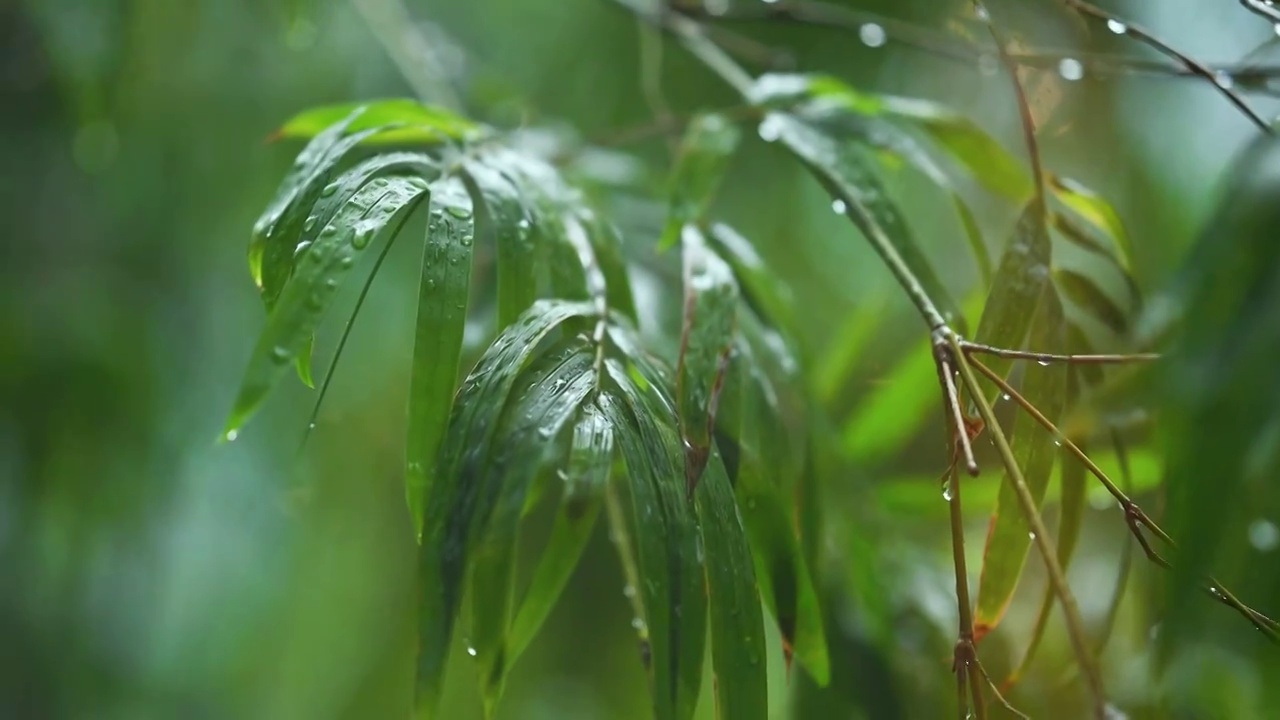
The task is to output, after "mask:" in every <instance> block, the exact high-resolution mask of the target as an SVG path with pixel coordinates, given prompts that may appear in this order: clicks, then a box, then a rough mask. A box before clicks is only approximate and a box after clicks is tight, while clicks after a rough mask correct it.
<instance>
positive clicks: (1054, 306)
mask: <svg viewBox="0 0 1280 720" xmlns="http://www.w3.org/2000/svg"><path fill="white" fill-rule="evenodd" d="M1037 306H1038V310H1037V312H1036V315H1035V317H1034V320H1033V324H1032V330H1031V344H1032V345H1033V346H1034V347H1037V348H1062V347H1063V346H1064V344H1065V343H1064V340H1063V337H1062V332H1063V319H1062V305H1061V304H1060V302H1059V301H1058V298H1057V295H1056V294H1055V292H1054V290H1053V288H1052V287H1045V288H1044V289H1043V290H1042V297H1041V298H1040V300H1039V302H1038V303H1037ZM1046 351H1048V350H1046ZM1066 390H1067V368H1066V366H1065V365H1061V364H1054V365H1048V366H1045V367H1032V368H1028V370H1027V373H1026V375H1025V376H1024V378H1023V385H1022V389H1021V392H1022V395H1023V396H1024V397H1025V398H1026V399H1027V401H1028V402H1030V403H1031V404H1032V405H1034V406H1035V407H1036V408H1038V409H1039V410H1040V412H1041V413H1043V414H1044V415H1045V417H1047V418H1049V419H1050V420H1052V421H1056V420H1057V418H1058V417H1059V416H1060V415H1061V414H1062V410H1063V407H1064V403H1065V400H1064V398H1065V396H1066ZM1012 447H1013V454H1014V458H1015V459H1016V460H1017V461H1018V466H1019V467H1021V468H1022V471H1023V476H1024V478H1025V480H1026V483H1027V488H1028V489H1029V490H1030V491H1031V495H1032V496H1033V497H1034V498H1035V501H1036V505H1037V507H1039V506H1040V504H1041V501H1042V500H1043V498H1044V493H1045V489H1046V488H1047V487H1048V485H1049V477H1050V475H1052V473H1053V464H1054V460H1055V458H1056V456H1057V454H1058V447H1057V444H1056V442H1055V441H1054V439H1053V436H1052V435H1050V434H1049V433H1048V432H1045V431H1044V430H1043V428H1041V427H1040V426H1039V424H1038V423H1037V422H1036V421H1035V419H1034V418H1032V417H1031V416H1030V415H1028V414H1027V413H1025V412H1019V413H1018V414H1017V417H1016V418H1015V420H1014V422H1013V441H1012ZM1029 528H1030V526H1029V524H1028V522H1027V519H1026V517H1024V516H1023V514H1022V513H1021V512H1020V508H1019V505H1018V498H1017V492H1016V491H1015V490H1014V488H1013V483H1012V482H1010V480H1009V477H1008V473H1006V474H1005V477H1004V480H1003V481H1002V482H1001V487H1000V496H999V498H998V499H997V501H996V509H995V513H994V514H993V516H992V518H991V527H990V530H989V531H988V533H987V545H986V548H985V549H984V551H983V556H982V576H981V578H980V580H979V584H978V598H977V602H976V604H977V609H976V611H975V613H974V620H973V622H974V635H975V637H974V639H975V640H979V639H981V637H982V636H983V635H985V634H986V633H987V632H990V631H991V630H994V629H995V627H996V625H998V624H999V623H1000V620H1001V619H1002V618H1003V617H1004V613H1005V611H1006V610H1007V609H1008V607H1009V603H1010V602H1011V601H1012V600H1013V592H1014V590H1016V589H1017V586H1018V580H1019V578H1021V576H1022V568H1023V566H1024V565H1025V564H1026V559H1027V551H1028V550H1030V548H1031V542H1032V537H1031V535H1030V530H1029Z"/></svg>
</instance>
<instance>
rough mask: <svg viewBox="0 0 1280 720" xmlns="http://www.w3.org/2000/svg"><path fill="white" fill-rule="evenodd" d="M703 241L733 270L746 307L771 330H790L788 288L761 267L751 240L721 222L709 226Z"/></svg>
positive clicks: (790, 317)
mask: <svg viewBox="0 0 1280 720" xmlns="http://www.w3.org/2000/svg"><path fill="white" fill-rule="evenodd" d="M707 238H708V239H709V240H710V241H711V246H712V248H713V249H714V250H715V252H716V254H718V255H719V256H720V257H722V258H724V260H725V261H726V262H728V263H729V265H730V266H731V267H732V268H733V274H734V277H735V278H737V281H738V285H739V286H740V288H741V290H742V293H743V296H744V299H745V300H746V301H747V303H748V305H750V306H751V307H752V308H754V309H755V311H756V313H757V314H759V315H761V316H762V317H763V318H765V319H766V320H767V322H768V324H769V325H772V326H773V327H793V321H794V309H793V302H794V301H793V298H792V295H791V288H790V287H788V286H787V285H786V284H785V283H784V282H783V280H782V278H780V277H779V276H778V273H777V272H775V271H774V270H772V269H771V268H769V266H768V265H766V264H765V262H764V259H763V258H761V257H760V256H759V255H758V254H757V253H756V250H755V247H754V246H753V245H752V244H751V241H750V240H748V239H747V238H745V237H744V236H743V235H742V234H741V233H739V232H738V231H737V230H735V229H733V228H732V227H730V226H729V225H725V224H724V223H715V224H713V225H712V226H711V228H710V229H709V230H708V231H707Z"/></svg>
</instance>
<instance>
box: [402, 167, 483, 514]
mask: <svg viewBox="0 0 1280 720" xmlns="http://www.w3.org/2000/svg"><path fill="white" fill-rule="evenodd" d="M474 239H475V214H474V212H473V211H472V203H471V198H470V196H469V195H467V192H466V190H465V189H464V187H463V185H462V183H461V182H460V181H458V180H456V179H453V178H449V179H447V180H445V181H443V182H440V183H437V184H436V185H435V186H434V187H433V188H432V197H431V208H430V213H429V216H428V219H427V242H426V246H425V248H424V250H423V254H422V280H421V282H420V283H419V284H418V317H417V321H416V323H415V326H414V327H415V334H414V341H413V364H412V366H411V373H410V377H409V429H408V442H407V444H406V448H405V498H406V502H407V503H408V506H409V513H410V515H411V516H412V518H413V527H414V532H415V534H416V535H419V536H420V535H421V534H422V512H423V510H422V499H423V497H424V496H425V493H426V491H427V490H428V489H429V488H430V487H431V485H432V483H433V482H435V479H436V477H437V474H436V462H435V460H436V450H437V449H438V448H439V446H440V439H441V438H442V437H443V436H444V432H445V425H446V424H447V423H448V420H449V408H450V406H451V405H452V403H453V391H454V388H455V387H456V385H457V382H458V365H459V363H460V360H461V355H462V333H463V330H464V329H465V328H466V324H467V300H468V298H469V297H470V293H471V256H472V249H473V247H474Z"/></svg>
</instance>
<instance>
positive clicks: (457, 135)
mask: <svg viewBox="0 0 1280 720" xmlns="http://www.w3.org/2000/svg"><path fill="white" fill-rule="evenodd" d="M356 109H361V110H363V112H362V113H361V114H360V116H359V117H358V118H356V119H355V120H354V121H353V122H352V123H351V124H350V126H349V127H348V130H350V131H353V132H354V131H359V130H368V129H372V128H379V127H384V126H386V129H384V130H382V131H381V132H379V133H378V134H377V135H372V136H366V138H365V140H366V142H367V143H377V144H410V145H430V144H436V143H440V142H444V141H446V140H469V139H474V138H476V137H478V136H479V135H480V134H481V127H480V126H479V125H477V124H476V123H474V122H472V121H470V120H468V119H467V118H464V117H462V116H461V115H458V114H456V113H454V112H451V111H449V110H446V109H445V108H442V107H435V106H431V105H423V104H421V103H419V102H418V101H416V100H410V99H408V98H388V99H385V100H368V101H365V102H361V103H342V104H339V105H325V106H322V107H316V108H311V109H309V110H306V111H305V112H302V113H299V114H297V115H295V116H293V117H292V118H290V120H289V121H288V122H286V123H285V124H284V125H283V126H282V127H281V128H280V129H279V130H277V131H276V132H275V134H274V135H272V139H277V140H279V139H288V138H312V137H316V136H317V135H318V134H320V133H321V132H323V131H324V130H325V128H327V127H329V126H331V125H333V124H334V123H336V122H338V121H340V120H342V119H343V118H346V117H348V116H349V115H350V114H351V113H352V112H353V111H355V110H356Z"/></svg>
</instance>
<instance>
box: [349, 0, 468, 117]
mask: <svg viewBox="0 0 1280 720" xmlns="http://www.w3.org/2000/svg"><path fill="white" fill-rule="evenodd" d="M351 4H352V5H354V6H355V8H356V10H358V11H359V12H360V15H361V16H362V17H363V18H364V21H365V23H367V24H368V25H369V29H370V30H371V31H373V34H374V35H375V36H376V37H377V38H378V41H379V42H381V43H382V46H383V47H384V48H386V51H387V55H389V56H390V57H391V60H392V62H394V63H395V64H396V67H397V68H399V69H400V74H401V75H403V76H404V79H405V81H406V82H408V83H409V86H410V87H412V88H413V93H414V95H417V96H418V99H420V100H422V101H424V102H430V103H434V104H436V105H443V106H445V107H448V108H452V109H454V110H459V109H461V108H462V100H461V98H459V97H458V94H457V93H456V92H454V89H453V87H452V86H451V85H450V84H449V80H448V76H447V73H446V72H445V69H444V63H443V62H441V60H440V57H439V56H438V55H437V54H436V52H435V51H434V50H432V49H431V44H430V43H428V42H427V40H426V38H424V37H423V36H422V33H421V32H419V31H418V30H417V29H416V28H414V26H413V18H412V17H411V16H410V15H409V11H408V9H407V8H405V6H404V4H403V3H402V2H401V0H351Z"/></svg>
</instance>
